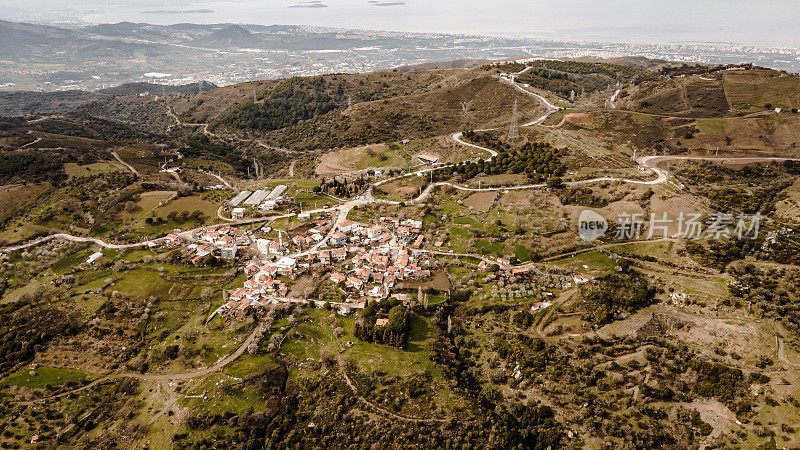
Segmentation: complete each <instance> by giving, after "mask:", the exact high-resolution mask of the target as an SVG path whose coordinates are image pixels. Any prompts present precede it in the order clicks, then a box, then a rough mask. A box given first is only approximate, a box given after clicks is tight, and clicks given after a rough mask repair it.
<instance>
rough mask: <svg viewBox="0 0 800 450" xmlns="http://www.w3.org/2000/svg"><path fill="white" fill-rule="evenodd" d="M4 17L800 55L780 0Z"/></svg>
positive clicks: (334, 3) (20, 12) (44, 6)
mask: <svg viewBox="0 0 800 450" xmlns="http://www.w3.org/2000/svg"><path fill="white" fill-rule="evenodd" d="M0 7H1V9H0V19H4V20H14V21H33V22H40V23H112V22H120V21H132V22H146V23H153V24H172V23H201V24H210V23H223V22H226V23H241V24H260V25H271V24H297V25H311V26H325V27H335V28H356V29H371V30H386V31H399V32H426V33H456V34H471V35H476V34H480V35H497V36H519V37H528V38H541V39H557V40H572V41H597V42H626V43H648V44H674V43H698V42H699V43H726V44H738V45H752V46H766V47H790V48H800V35H798V34H797V33H796V32H795V31H794V27H795V24H794V23H793V22H794V21H795V19H796V18H797V17H800V3H798V2H789V1H786V0H765V1H761V2H749V1H745V0H701V1H692V0H665V1H659V2H655V1H644V2H643V1H633V0H610V1H606V2H602V3H600V2H595V1H591V0H577V1H574V2H570V3H568V4H565V3H559V4H554V3H552V2H545V1H542V0H534V1H522V0H507V1H506V2H504V3H503V4H502V5H497V4H490V3H488V2H484V1H478V0H463V1H458V0H439V1H436V2H425V1H422V0H405V1H377V0H373V1H368V0H316V1H302V0H277V1H270V2H266V3H265V2H259V1H256V0H238V1H222V0H208V1H191V0H186V1H175V2H171V3H169V4H167V5H165V4H164V2H160V1H154V0H144V1H141V2H137V4H136V5H130V4H129V3H127V2H118V1H111V0H106V1H102V0H87V1H86V2H83V3H80V4H78V3H75V2H74V1H73V0H31V1H29V2H26V4H25V6H24V7H23V6H20V5H19V3H18V2H16V1H12V0H0Z"/></svg>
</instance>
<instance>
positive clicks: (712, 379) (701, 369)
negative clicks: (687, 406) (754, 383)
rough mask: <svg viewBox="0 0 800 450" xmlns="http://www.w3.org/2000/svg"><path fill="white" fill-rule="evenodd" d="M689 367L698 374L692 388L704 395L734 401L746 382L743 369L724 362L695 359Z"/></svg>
mask: <svg viewBox="0 0 800 450" xmlns="http://www.w3.org/2000/svg"><path fill="white" fill-rule="evenodd" d="M689 367H691V368H692V369H694V370H695V371H696V372H697V374H698V377H697V383H695V385H694V387H693V388H692V390H693V391H694V392H696V393H697V394H699V395H702V396H703V397H714V398H717V399H720V400H722V401H727V402H730V401H733V399H734V398H736V396H737V391H739V390H740V389H741V385H742V383H743V382H744V377H743V376H742V371H741V370H739V369H735V368H731V367H728V366H725V365H723V364H719V363H711V362H706V361H700V360H696V359H695V360H692V361H690V362H689Z"/></svg>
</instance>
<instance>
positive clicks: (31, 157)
mask: <svg viewBox="0 0 800 450" xmlns="http://www.w3.org/2000/svg"><path fill="white" fill-rule="evenodd" d="M63 166H64V161H62V160H60V159H59V158H57V157H54V156H50V155H47V154H43V153H31V152H19V153H8V154H0V184H5V183H8V182H9V181H11V180H14V179H19V180H25V181H28V182H33V183H35V182H40V181H45V180H46V181H50V182H52V183H58V182H61V181H63V180H64V179H66V177H67V175H66V173H64V167H63Z"/></svg>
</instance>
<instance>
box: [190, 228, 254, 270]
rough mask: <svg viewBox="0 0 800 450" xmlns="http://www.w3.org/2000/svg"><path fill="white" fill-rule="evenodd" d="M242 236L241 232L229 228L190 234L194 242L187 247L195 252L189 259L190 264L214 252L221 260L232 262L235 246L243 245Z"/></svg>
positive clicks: (205, 229)
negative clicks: (217, 253)
mask: <svg viewBox="0 0 800 450" xmlns="http://www.w3.org/2000/svg"><path fill="white" fill-rule="evenodd" d="M244 234H245V232H244V231H243V230H239V229H236V228H231V227H229V226H221V227H202V228H198V229H197V230H195V231H194V233H193V234H192V238H194V239H195V241H196V242H194V243H192V244H189V245H188V246H187V248H188V249H191V250H195V252H196V254H195V256H194V257H192V259H191V262H192V264H198V263H199V262H200V261H201V260H202V259H203V258H204V257H206V256H207V255H211V254H215V253H216V252H219V256H220V258H221V259H223V260H225V261H233V260H234V259H236V252H237V250H238V247H237V244H242V243H245V242H244V241H243V239H244Z"/></svg>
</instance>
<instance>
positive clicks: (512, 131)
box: [508, 100, 519, 141]
mask: <svg viewBox="0 0 800 450" xmlns="http://www.w3.org/2000/svg"><path fill="white" fill-rule="evenodd" d="M518 115H519V112H518V111H517V101H516V100H514V109H513V111H512V113H511V125H509V126H508V140H509V141H514V140H517V139H518V138H519V124H518V123H517V121H518V117H517V116H518Z"/></svg>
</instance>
